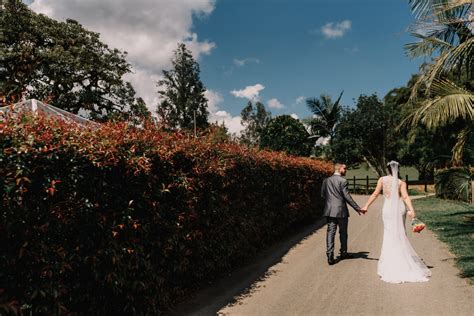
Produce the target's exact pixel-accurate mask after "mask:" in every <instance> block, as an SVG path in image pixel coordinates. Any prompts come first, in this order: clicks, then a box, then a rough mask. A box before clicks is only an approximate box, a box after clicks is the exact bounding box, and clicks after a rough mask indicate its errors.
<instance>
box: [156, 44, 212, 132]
mask: <svg viewBox="0 0 474 316" xmlns="http://www.w3.org/2000/svg"><path fill="white" fill-rule="evenodd" d="M172 65H173V68H172V69H171V70H164V71H163V76H164V79H162V80H159V81H158V83H157V84H158V86H159V87H160V88H161V89H160V90H159V91H158V94H159V96H160V98H161V101H160V103H159V104H158V109H157V113H158V116H159V117H160V119H161V121H162V122H163V123H164V124H165V125H166V126H168V127H169V128H172V129H176V128H183V129H188V130H192V129H193V128H194V116H196V127H197V128H199V129H204V128H207V127H208V126H209V122H208V119H207V117H208V115H209V112H208V110H207V99H206V97H205V96H204V93H205V91H206V89H205V88H204V85H203V83H202V82H201V80H200V78H199V73H200V69H199V64H198V63H197V62H196V61H195V60H194V58H193V56H192V54H191V52H190V51H189V50H188V49H187V48H186V45H185V44H183V43H180V44H178V48H177V49H176V50H175V51H174V58H173V60H172Z"/></svg>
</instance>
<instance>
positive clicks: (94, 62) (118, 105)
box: [0, 0, 150, 121]
mask: <svg viewBox="0 0 474 316" xmlns="http://www.w3.org/2000/svg"><path fill="white" fill-rule="evenodd" d="M0 34H1V38H0V39H1V44H0V49H1V59H0V76H1V78H2V80H1V83H0V96H1V97H2V98H3V99H4V102H5V103H12V102H16V101H18V100H20V99H21V98H22V97H28V98H37V99H40V100H43V101H46V102H47V103H49V104H52V105H54V106H56V107H59V108H62V109H65V110H67V111H69V112H72V113H78V112H79V111H80V110H82V111H84V112H85V113H87V114H88V115H89V117H90V118H91V119H94V120H99V121H104V120H108V119H110V118H112V117H114V118H135V117H137V116H139V117H143V116H145V117H148V116H149V115H150V113H149V111H148V110H147V108H146V106H145V103H144V102H143V100H142V99H141V98H136V97H135V90H134V89H133V87H132V85H131V84H130V83H129V82H125V81H124V80H123V76H124V75H125V74H127V73H130V72H131V65H130V64H129V63H128V62H127V61H126V60H125V57H126V53H123V52H121V51H119V50H117V49H110V48H109V47H108V46H107V45H105V44H104V43H102V42H101V41H100V39H99V34H98V33H94V32H90V31H88V30H86V29H84V28H83V27H82V25H81V24H79V23H78V22H77V21H74V20H66V22H59V21H56V20H53V19H51V18H49V17H47V16H45V15H42V14H36V13H34V12H33V11H31V10H30V9H29V8H28V7H27V6H26V5H25V4H23V3H22V2H21V1H19V0H6V1H3V4H2V13H1V16H0Z"/></svg>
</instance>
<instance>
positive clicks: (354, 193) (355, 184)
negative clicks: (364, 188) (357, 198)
mask: <svg viewBox="0 0 474 316" xmlns="http://www.w3.org/2000/svg"><path fill="white" fill-rule="evenodd" d="M355 193H356V176H354V194H355Z"/></svg>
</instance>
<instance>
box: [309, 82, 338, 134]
mask: <svg viewBox="0 0 474 316" xmlns="http://www.w3.org/2000/svg"><path fill="white" fill-rule="evenodd" d="M343 93H344V91H342V92H341V94H340V95H339V98H337V100H336V102H334V103H333V102H332V100H331V97H330V96H329V95H326V94H321V96H320V97H319V99H317V98H309V99H307V100H306V105H307V106H308V108H309V110H310V111H311V112H312V113H313V117H312V118H311V119H310V120H308V125H309V127H310V133H311V135H312V136H313V137H330V138H332V137H333V136H334V130H335V128H336V125H337V123H339V121H340V119H341V116H342V106H341V105H340V101H341V97H342V94H343Z"/></svg>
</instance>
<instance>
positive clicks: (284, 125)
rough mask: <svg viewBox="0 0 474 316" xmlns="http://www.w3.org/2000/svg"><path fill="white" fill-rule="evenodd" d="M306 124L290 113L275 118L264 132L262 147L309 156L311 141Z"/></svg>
mask: <svg viewBox="0 0 474 316" xmlns="http://www.w3.org/2000/svg"><path fill="white" fill-rule="evenodd" d="M309 136H310V135H309V133H308V131H307V130H306V128H305V127H304V125H303V124H302V123H301V122H300V121H299V120H296V119H294V118H293V117H291V116H290V115H280V116H277V117H275V118H273V119H272V120H271V121H270V122H269V123H268V125H267V127H266V128H265V129H264V130H263V132H262V138H261V141H260V148H266V149H271V150H275V151H285V152H287V153H289V154H292V155H295V156H309V154H310V152H311V142H310V141H309Z"/></svg>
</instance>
